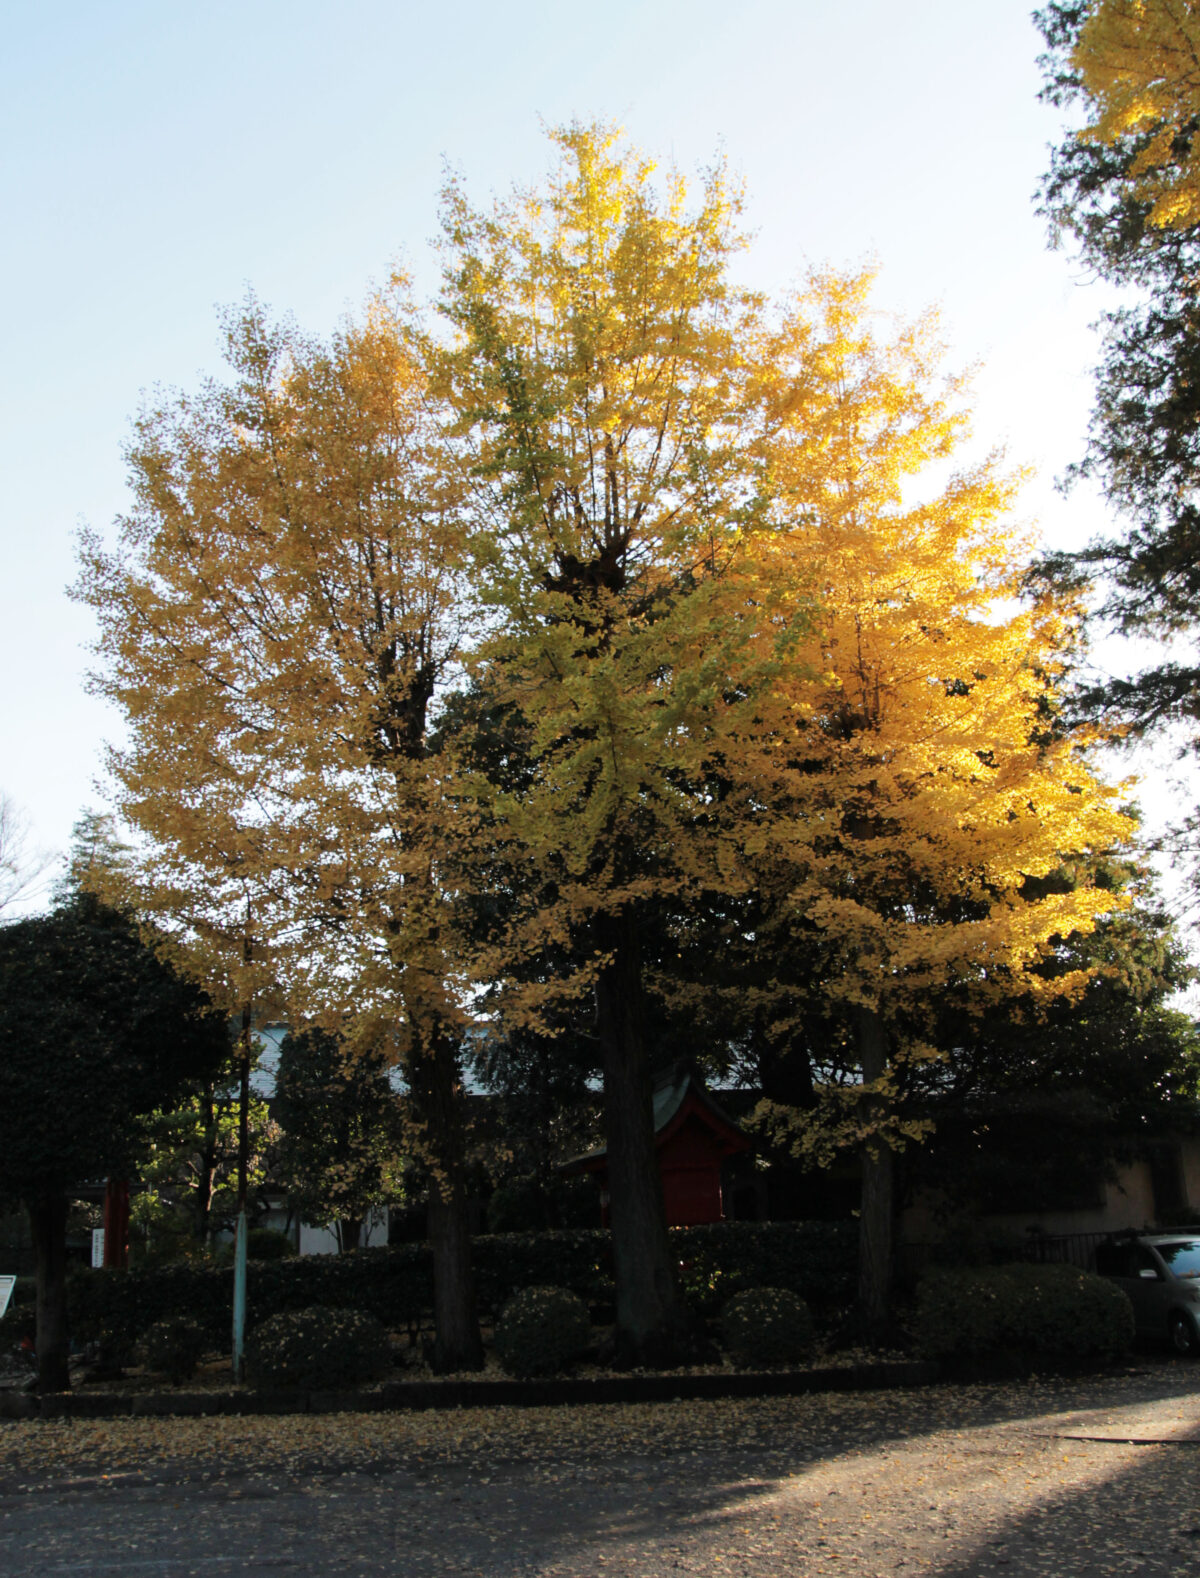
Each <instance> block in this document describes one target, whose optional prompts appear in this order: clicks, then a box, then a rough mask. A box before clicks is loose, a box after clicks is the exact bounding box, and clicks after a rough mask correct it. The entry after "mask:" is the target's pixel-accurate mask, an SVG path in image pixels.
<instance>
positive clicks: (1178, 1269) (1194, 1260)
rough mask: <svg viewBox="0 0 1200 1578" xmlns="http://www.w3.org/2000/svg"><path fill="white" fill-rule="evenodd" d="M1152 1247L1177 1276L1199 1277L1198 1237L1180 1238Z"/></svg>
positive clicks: (1199, 1244) (1199, 1253)
mask: <svg viewBox="0 0 1200 1578" xmlns="http://www.w3.org/2000/svg"><path fill="white" fill-rule="evenodd" d="M1154 1247H1155V1249H1157V1250H1158V1252H1159V1254H1160V1255H1161V1256H1162V1257H1163V1259H1164V1260H1165V1261H1166V1263H1167V1265H1168V1266H1170V1268H1171V1270H1172V1271H1173V1272H1174V1273H1175V1275H1176V1276H1177V1277H1200V1238H1181V1239H1178V1240H1177V1241H1176V1242H1175V1243H1173V1244H1155V1246H1154Z"/></svg>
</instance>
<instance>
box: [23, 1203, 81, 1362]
mask: <svg viewBox="0 0 1200 1578" xmlns="http://www.w3.org/2000/svg"><path fill="white" fill-rule="evenodd" d="M29 1226H30V1231H31V1232H32V1234H33V1252H34V1263H35V1266H36V1270H37V1362H38V1391H39V1392H43V1393H44V1392H69V1391H70V1390H71V1377H70V1374H69V1372H68V1369H67V1359H68V1354H69V1351H70V1350H69V1341H68V1336H67V1200H66V1196H65V1195H62V1194H46V1195H40V1196H39V1197H38V1198H37V1199H36V1200H33V1201H31V1202H30V1204H29Z"/></svg>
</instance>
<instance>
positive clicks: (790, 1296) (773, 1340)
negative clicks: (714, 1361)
mask: <svg viewBox="0 0 1200 1578" xmlns="http://www.w3.org/2000/svg"><path fill="white" fill-rule="evenodd" d="M720 1325H721V1336H722V1337H723V1338H724V1341H725V1347H726V1349H727V1351H728V1353H729V1356H730V1358H731V1359H732V1360H733V1362H734V1363H735V1364H737V1365H739V1366H741V1368H742V1369H746V1370H757V1369H762V1368H764V1367H770V1366H772V1365H776V1364H799V1363H801V1361H802V1360H803V1359H805V1358H806V1357H807V1355H808V1353H809V1350H810V1349H811V1348H812V1342H813V1321H812V1315H811V1314H810V1313H809V1309H808V1305H807V1304H806V1303H805V1302H804V1300H803V1299H802V1298H800V1297H799V1295H798V1294H795V1293H789V1292H788V1290H787V1289H786V1288H747V1289H746V1291H745V1292H744V1293H738V1294H735V1295H734V1297H733V1298H731V1299H730V1301H729V1303H728V1304H726V1306H725V1308H724V1309H723V1310H722V1311H721V1322H720Z"/></svg>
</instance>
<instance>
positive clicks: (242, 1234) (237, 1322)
mask: <svg viewBox="0 0 1200 1578" xmlns="http://www.w3.org/2000/svg"><path fill="white" fill-rule="evenodd" d="M241 1041H242V1087H241V1091H240V1100H239V1103H238V1217H237V1237H236V1238H235V1239H234V1244H233V1380H234V1384H235V1385H237V1384H239V1383H240V1382H241V1380H242V1378H243V1371H244V1368H245V1352H246V1236H247V1228H246V1172H247V1158H248V1155H249V1150H250V1005H249V1003H247V1004H246V1006H245V1008H243V1010H242V1036H241Z"/></svg>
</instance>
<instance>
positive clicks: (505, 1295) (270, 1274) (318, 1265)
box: [70, 1222, 857, 1345]
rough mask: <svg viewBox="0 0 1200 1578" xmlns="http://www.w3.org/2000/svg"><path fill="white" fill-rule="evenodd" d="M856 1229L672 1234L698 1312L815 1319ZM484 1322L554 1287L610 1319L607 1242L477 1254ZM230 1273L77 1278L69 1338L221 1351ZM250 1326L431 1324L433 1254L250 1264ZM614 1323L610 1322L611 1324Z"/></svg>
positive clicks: (566, 1241)
mask: <svg viewBox="0 0 1200 1578" xmlns="http://www.w3.org/2000/svg"><path fill="white" fill-rule="evenodd" d="M856 1243H857V1239H856V1224H855V1223H854V1222H715V1223H713V1224H712V1225H711V1226H708V1227H680V1228H673V1229H672V1231H671V1246H672V1249H673V1250H674V1252H675V1253H676V1254H677V1256H678V1258H679V1260H680V1262H681V1263H682V1266H683V1273H682V1275H683V1282H684V1286H685V1289H686V1291H687V1294H688V1298H689V1302H690V1303H691V1305H692V1307H693V1308H694V1309H695V1310H696V1311H697V1313H698V1314H701V1315H706V1316H707V1315H715V1314H716V1313H717V1312H718V1310H719V1309H720V1308H721V1306H722V1305H723V1304H725V1303H726V1302H727V1301H728V1300H729V1299H730V1298H731V1297H732V1296H733V1294H735V1293H739V1292H741V1291H742V1289H743V1288H752V1287H779V1288H788V1289H790V1291H791V1292H793V1293H796V1294H798V1295H799V1296H800V1297H801V1298H803V1299H804V1300H805V1302H806V1303H807V1304H809V1305H811V1306H812V1307H813V1308H814V1309H817V1310H821V1311H827V1310H830V1309H838V1308H844V1307H845V1306H846V1305H848V1304H849V1303H850V1302H851V1300H852V1298H853V1293H854V1280H855V1274H856V1273H855V1255H856ZM472 1253H473V1261H474V1266H475V1274H476V1278H477V1283H478V1290H479V1308H480V1313H481V1314H482V1315H483V1316H484V1317H485V1318H489V1319H494V1318H495V1316H496V1315H497V1314H498V1313H499V1311H500V1310H501V1309H502V1308H503V1307H504V1305H505V1304H506V1303H507V1302H508V1300H509V1299H510V1298H512V1296H513V1294H515V1293H518V1292H520V1290H521V1289H522V1288H528V1287H539V1286H549V1285H557V1286H560V1287H566V1288H569V1289H570V1290H571V1292H573V1293H575V1294H576V1295H577V1296H578V1297H579V1298H581V1299H582V1300H583V1302H584V1303H585V1304H586V1305H588V1307H589V1308H591V1309H594V1310H597V1311H598V1312H603V1311H604V1310H605V1309H606V1307H610V1306H611V1304H612V1300H613V1280H612V1240H611V1238H610V1236H609V1234H608V1233H606V1232H602V1231H599V1230H596V1231H585V1230H578V1231H573V1232H571V1231H562V1232H555V1233H505V1234H489V1235H485V1236H483V1237H480V1238H476V1239H475V1240H474V1242H473V1246H472ZM232 1297H233V1278H232V1272H231V1271H230V1270H229V1269H228V1268H212V1267H207V1266H197V1265H194V1264H176V1265H171V1266H162V1267H153V1268H148V1269H146V1270H133V1271H129V1272H121V1271H81V1272H79V1273H78V1274H77V1275H76V1276H74V1277H73V1278H72V1279H71V1283H70V1310H71V1330H72V1335H73V1336H74V1337H75V1338H76V1340H77V1341H80V1342H87V1341H91V1340H93V1339H94V1338H95V1337H96V1336H98V1335H99V1333H100V1332H101V1331H102V1330H106V1331H115V1330H124V1331H127V1332H129V1333H130V1336H131V1338H132V1337H133V1336H136V1335H137V1334H138V1333H140V1332H143V1331H145V1329H146V1327H147V1326H149V1325H151V1324H152V1322H154V1321H156V1320H161V1319H163V1318H164V1317H165V1316H168V1315H171V1314H173V1313H175V1312H177V1311H180V1310H186V1311H187V1312H188V1313H189V1314H190V1315H192V1316H193V1317H194V1318H195V1319H196V1320H197V1321H199V1322H200V1323H201V1325H202V1326H203V1327H204V1330H205V1332H206V1333H207V1334H208V1337H209V1339H210V1340H211V1341H212V1342H213V1343H214V1345H219V1344H222V1343H224V1342H225V1341H226V1340H227V1338H228V1334H229V1310H230V1307H231V1300H232ZM247 1298H248V1301H249V1312H248V1318H249V1322H250V1324H251V1326H253V1325H256V1324H258V1323H260V1322H262V1321H264V1320H266V1319H267V1318H268V1317H269V1316H271V1315H275V1314H278V1313H279V1312H280V1311H282V1310H297V1309H303V1308H305V1307H306V1306H308V1305H312V1304H322V1305H328V1306H331V1307H334V1308H340V1309H359V1310H367V1311H369V1312H370V1313H371V1314H373V1315H375V1316H376V1317H377V1318H378V1319H379V1320H381V1321H382V1322H383V1324H384V1325H385V1326H386V1327H387V1329H388V1330H389V1331H397V1330H401V1329H403V1328H404V1327H410V1328H416V1327H419V1326H421V1325H426V1324H428V1322H429V1321H430V1319H431V1318H432V1312H433V1271H432V1263H431V1259H430V1253H429V1246H428V1245H427V1244H395V1245H392V1246H391V1247H389V1248H387V1249H359V1250H356V1251H355V1252H354V1254H351V1255H306V1256H304V1257H302V1258H301V1257H293V1258H292V1259H287V1260H273V1261H256V1262H252V1263H251V1265H250V1269H249V1275H248V1277H247ZM609 1318H610V1319H611V1315H610V1316H609Z"/></svg>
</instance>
